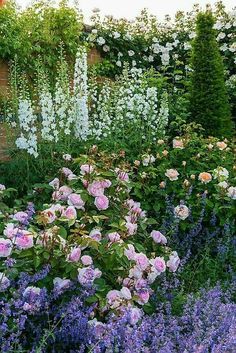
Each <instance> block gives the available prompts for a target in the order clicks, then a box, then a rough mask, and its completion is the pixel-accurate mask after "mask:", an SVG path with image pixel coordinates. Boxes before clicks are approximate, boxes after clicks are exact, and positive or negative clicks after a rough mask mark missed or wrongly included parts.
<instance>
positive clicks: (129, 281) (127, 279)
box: [122, 277, 132, 287]
mask: <svg viewBox="0 0 236 353" xmlns="http://www.w3.org/2000/svg"><path fill="white" fill-rule="evenodd" d="M122 283H123V285H124V286H125V287H129V286H130V285H131V284H132V280H131V278H129V277H126V278H124V280H123V282H122Z"/></svg>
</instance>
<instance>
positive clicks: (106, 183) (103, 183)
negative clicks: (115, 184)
mask: <svg viewBox="0 0 236 353" xmlns="http://www.w3.org/2000/svg"><path fill="white" fill-rule="evenodd" d="M101 186H102V187H103V188H104V189H107V188H109V187H110V186H111V181H110V180H108V179H105V180H101Z"/></svg>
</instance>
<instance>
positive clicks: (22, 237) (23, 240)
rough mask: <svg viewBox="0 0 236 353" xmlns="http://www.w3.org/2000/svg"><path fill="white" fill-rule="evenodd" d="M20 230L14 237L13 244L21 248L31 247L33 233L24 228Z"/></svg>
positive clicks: (32, 244)
mask: <svg viewBox="0 0 236 353" xmlns="http://www.w3.org/2000/svg"><path fill="white" fill-rule="evenodd" d="M20 232H21V233H20V234H19V235H17V237H16V240H15V244H16V245H17V246H18V248H20V249H21V250H23V249H30V248H32V247H33V246H34V239H33V234H32V233H30V232H28V231H26V230H21V231H20Z"/></svg>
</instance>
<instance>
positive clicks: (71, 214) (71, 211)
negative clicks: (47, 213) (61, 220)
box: [62, 206, 77, 219]
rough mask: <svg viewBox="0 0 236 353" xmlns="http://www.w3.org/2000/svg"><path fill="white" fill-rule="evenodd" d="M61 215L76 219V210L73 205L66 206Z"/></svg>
mask: <svg viewBox="0 0 236 353" xmlns="http://www.w3.org/2000/svg"><path fill="white" fill-rule="evenodd" d="M62 217H65V218H67V219H76V217H77V212H76V209H75V207H73V206H69V207H67V208H66V209H65V210H64V211H63V213H62Z"/></svg>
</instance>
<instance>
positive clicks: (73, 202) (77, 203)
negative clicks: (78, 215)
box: [67, 193, 85, 210]
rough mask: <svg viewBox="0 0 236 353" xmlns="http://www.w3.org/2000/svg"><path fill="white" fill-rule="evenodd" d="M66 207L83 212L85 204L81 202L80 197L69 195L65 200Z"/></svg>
mask: <svg viewBox="0 0 236 353" xmlns="http://www.w3.org/2000/svg"><path fill="white" fill-rule="evenodd" d="M67 203H68V205H70V206H74V207H75V208H77V209H78V210H83V209H84V205H85V202H84V201H83V200H82V198H81V196H80V195H78V194H74V193H72V194H70V195H69V196H68V200H67Z"/></svg>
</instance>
